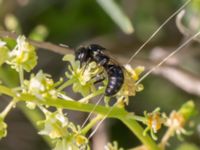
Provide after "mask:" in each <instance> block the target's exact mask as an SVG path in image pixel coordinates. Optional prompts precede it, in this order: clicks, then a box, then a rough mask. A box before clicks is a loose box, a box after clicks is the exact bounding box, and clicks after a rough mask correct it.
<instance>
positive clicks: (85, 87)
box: [63, 55, 102, 96]
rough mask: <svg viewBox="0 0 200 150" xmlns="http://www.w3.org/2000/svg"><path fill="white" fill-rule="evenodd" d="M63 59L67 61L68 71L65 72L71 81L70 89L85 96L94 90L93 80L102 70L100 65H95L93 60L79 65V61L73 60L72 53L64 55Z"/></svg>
mask: <svg viewBox="0 0 200 150" xmlns="http://www.w3.org/2000/svg"><path fill="white" fill-rule="evenodd" d="M63 60H64V61H67V62H69V65H68V70H69V72H66V73H65V74H66V77H67V78H68V79H70V80H72V81H73V86H72V89H73V91H74V92H76V93H77V92H78V93H81V94H82V95H83V96H87V95H88V94H90V93H92V92H94V91H96V88H95V86H94V82H95V81H96V75H97V74H98V73H99V72H101V71H102V68H101V67H99V66H97V64H96V63H95V62H91V63H89V64H85V65H86V66H82V67H80V62H79V61H75V57H74V55H65V57H64V58H63Z"/></svg>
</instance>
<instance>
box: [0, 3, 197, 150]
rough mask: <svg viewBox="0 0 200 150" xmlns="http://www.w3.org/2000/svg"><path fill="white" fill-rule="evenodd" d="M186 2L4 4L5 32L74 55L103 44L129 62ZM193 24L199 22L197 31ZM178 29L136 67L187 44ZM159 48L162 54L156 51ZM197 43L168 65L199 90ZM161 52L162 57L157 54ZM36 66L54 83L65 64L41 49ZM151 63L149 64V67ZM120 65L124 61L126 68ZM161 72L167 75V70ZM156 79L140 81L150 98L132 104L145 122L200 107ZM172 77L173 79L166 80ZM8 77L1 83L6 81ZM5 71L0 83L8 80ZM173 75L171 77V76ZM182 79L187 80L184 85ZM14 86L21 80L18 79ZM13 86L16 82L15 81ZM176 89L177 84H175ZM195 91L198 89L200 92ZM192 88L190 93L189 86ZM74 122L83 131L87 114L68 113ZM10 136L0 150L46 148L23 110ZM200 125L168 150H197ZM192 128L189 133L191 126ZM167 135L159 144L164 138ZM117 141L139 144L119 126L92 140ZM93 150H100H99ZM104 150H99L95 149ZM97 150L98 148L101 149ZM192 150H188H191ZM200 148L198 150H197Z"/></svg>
mask: <svg viewBox="0 0 200 150" xmlns="http://www.w3.org/2000/svg"><path fill="white" fill-rule="evenodd" d="M183 2H184V1H180V0H167V1H160V0H115V1H111V0H97V1H95V0H84V1H83V0H41V1H36V0H0V30H4V31H15V32H17V33H18V34H24V35H26V36H27V37H29V38H30V39H33V40H37V41H48V42H52V43H55V44H66V45H68V46H69V47H71V48H76V47H78V46H79V45H82V44H89V43H98V44H101V45H102V46H104V47H106V48H107V49H108V50H109V52H110V53H111V55H113V56H115V58H116V59H117V60H119V61H121V60H122V58H125V59H126V60H127V61H128V59H129V58H130V56H131V55H132V54H133V53H134V51H135V50H136V49H137V48H139V46H140V45H141V44H142V43H144V42H145V41H146V40H147V39H148V37H149V36H150V35H151V34H152V33H153V32H154V31H155V30H156V29H157V28H158V27H159V25H161V24H162V22H164V21H165V20H166V19H167V17H168V16H170V15H171V14H172V13H173V12H175V11H176V10H177V9H178V8H179V7H180V6H181V5H182V4H183ZM199 7H200V2H199V0H196V1H194V2H193V3H192V5H189V6H188V7H187V8H186V11H187V15H186V16H185V17H184V23H185V25H186V26H187V28H188V30H189V31H191V32H190V33H194V32H195V31H196V32H197V30H199V29H200V20H199V18H200V10H199ZM194 20H195V21H196V22H195V23H194ZM186 38H187V37H186V36H184V35H182V34H181V33H180V32H179V30H178V28H177V25H176V23H175V18H174V19H173V20H172V21H170V22H169V23H168V24H167V25H166V26H165V27H164V28H163V29H162V30H161V31H160V32H159V34H158V35H157V36H156V37H155V38H154V39H153V40H152V41H151V42H150V43H149V44H148V45H147V46H146V47H145V48H144V49H143V51H142V52H141V53H140V54H139V55H137V58H136V59H135V61H133V63H134V64H135V65H138V64H139V63H138V62H142V64H141V65H146V67H147V68H149V67H152V66H153V65H150V64H155V63H154V61H158V60H160V59H162V58H163V57H165V56H166V54H168V53H169V52H171V51H173V50H174V49H175V48H176V47H177V46H179V45H180V44H181V43H183V42H184V40H185V39H186ZM157 47H159V48H157ZM199 47H200V46H199V43H198V41H197V42H195V43H193V44H190V45H189V46H188V47H187V49H185V50H183V51H182V52H180V53H179V54H178V55H177V56H176V57H175V58H174V59H171V60H170V61H169V62H168V65H169V67H172V68H173V69H175V70H176V68H178V69H181V71H182V74H184V73H185V72H186V73H185V74H189V77H191V78H187V79H188V81H190V79H191V80H193V79H194V78H195V79H197V80H195V81H199V84H200V67H199V66H200V51H199ZM160 50H161V51H160ZM38 55H39V65H38V67H37V68H36V69H35V71H38V70H39V69H43V70H44V71H45V72H47V73H49V74H51V75H52V76H53V77H54V78H55V80H57V79H58V78H59V77H60V76H62V75H63V74H64V71H65V69H66V68H65V65H66V64H65V63H63V62H62V61H61V59H62V56H61V55H59V54H56V53H53V52H50V51H45V50H42V49H39V50H38ZM144 62H146V63H144ZM122 63H123V61H122ZM162 69H165V68H164V67H163V68H162ZM165 71H166V70H164V71H163V72H162V70H161V72H162V73H164V75H163V74H162V73H160V72H159V71H158V72H157V75H155V74H152V75H150V76H149V77H148V78H147V79H145V80H144V81H143V84H144V87H145V90H144V91H143V92H141V93H139V94H138V95H137V96H136V97H133V98H131V100H130V105H129V106H128V108H127V109H128V110H129V111H132V112H135V113H136V114H140V115H142V114H143V112H144V111H145V110H147V111H152V110H154V109H155V108H156V107H160V108H161V110H162V111H164V112H166V113H170V112H171V111H172V110H174V109H178V108H179V107H180V106H181V104H183V103H184V102H185V101H187V100H189V99H193V100H194V101H195V104H196V106H197V109H199V108H200V107H199V106H200V98H199V97H200V92H196V93H195V92H188V91H187V90H185V89H184V87H182V88H181V86H179V85H177V84H176V79H178V77H177V76H174V80H175V81H173V82H170V80H169V79H168V78H167V76H170V74H168V75H167V76H166V75H165ZM169 73H170V72H169ZM3 74H4V75H3ZM5 74H6V73H4V72H2V70H1V71H0V77H1V78H3V76H4V77H5ZM172 75H173V74H172ZM183 79H184V78H183ZM13 80H16V79H15V78H14V77H13ZM13 82H14V81H13ZM177 82H179V81H178V80H177ZM199 84H194V85H193V86H194V89H198V88H199V89H200V85H199ZM186 87H187V85H186ZM2 99H3V100H2V104H1V105H0V108H1V109H2V108H4V107H5V105H6V103H7V100H6V98H4V97H2ZM68 113H69V116H70V117H71V119H72V120H74V122H77V123H81V122H82V121H83V120H84V117H86V116H87V114H83V113H81V114H80V113H76V112H68ZM6 121H7V122H8V136H7V137H6V138H5V139H2V140H1V141H0V150H36V149H40V150H48V149H50V148H49V146H48V145H47V144H46V143H45V141H44V140H43V139H42V138H41V137H40V136H39V135H37V130H36V129H35V128H34V127H33V125H32V124H31V123H30V121H29V120H28V119H27V118H26V116H25V115H24V114H23V112H22V111H21V110H20V109H15V110H13V111H12V112H11V113H10V114H9V116H8V118H7V120H6ZM199 123H200V117H199V115H197V116H196V117H195V118H193V122H190V123H189V125H192V128H191V129H189V127H188V129H189V130H192V131H193V134H192V135H191V136H186V137H185V140H184V141H179V140H177V138H175V137H174V138H172V139H171V140H170V146H169V147H168V149H170V150H185V149H187V150H198V149H200V124H199ZM189 125H188V126H189ZM164 131H165V129H163V130H162V131H161V132H160V133H159V134H158V136H159V137H161V136H162V134H163V133H164ZM107 140H108V141H113V140H116V141H118V143H119V145H120V146H122V147H124V148H126V149H127V148H132V147H134V146H136V145H138V144H139V141H138V140H137V139H136V137H135V136H134V135H132V133H131V132H130V131H129V130H128V129H127V128H126V127H125V126H124V125H123V124H121V123H120V122H119V121H118V120H111V119H109V120H106V121H105V124H104V125H103V126H102V128H101V129H100V132H99V133H97V135H96V136H95V137H94V140H93V149H95V150H97V149H99V150H102V149H103V143H104V142H107ZM95 145H96V147H95ZM97 145H99V146H97ZM97 147H98V148H97ZM186 147H187V148H186ZM198 147H199V148H198Z"/></svg>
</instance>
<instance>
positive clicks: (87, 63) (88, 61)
mask: <svg viewBox="0 0 200 150" xmlns="http://www.w3.org/2000/svg"><path fill="white" fill-rule="evenodd" d="M89 63H90V58H89V59H88V60H87V62H86V63H85V65H84V66H83V67H84V68H83V71H82V74H83V73H84V72H85V69H86V68H87V66H88V65H89ZM80 67H81V68H82V64H80Z"/></svg>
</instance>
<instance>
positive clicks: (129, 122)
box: [0, 85, 159, 150]
mask: <svg viewBox="0 0 200 150" xmlns="http://www.w3.org/2000/svg"><path fill="white" fill-rule="evenodd" d="M0 92H1V93H3V94H7V95H9V96H12V97H15V98H17V99H18V100H22V101H32V102H36V103H39V104H43V105H48V106H54V107H56V108H63V109H69V110H76V111H83V112H91V111H92V110H93V108H94V105H92V104H83V103H80V102H77V101H67V100H62V99H51V98H48V99H45V100H43V101H41V100H39V99H37V98H36V97H35V96H32V95H30V94H22V95H21V96H19V97H17V96H15V95H14V94H13V92H12V90H9V89H8V88H6V87H4V86H1V85H0ZM109 110H110V108H108V107H104V106H96V109H95V110H94V113H97V114H101V115H103V116H105V115H108V117H110V118H117V119H119V120H121V121H122V122H123V123H124V124H125V125H126V126H127V127H128V128H129V129H130V130H131V131H132V132H133V133H134V134H135V135H136V136H137V137H138V138H139V139H140V141H141V142H142V143H143V144H144V145H145V146H146V147H148V148H149V149H150V150H159V147H158V146H157V145H156V143H155V142H154V141H153V140H152V139H151V138H150V137H149V136H148V135H146V136H144V135H143V128H142V127H141V126H140V125H139V124H138V123H137V122H136V121H135V118H134V115H133V114H130V113H128V112H127V111H125V110H124V109H120V108H117V107H114V108H113V110H112V111H111V112H110V113H109V114H108V113H107V112H109Z"/></svg>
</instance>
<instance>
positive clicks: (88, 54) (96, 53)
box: [75, 44, 144, 97]
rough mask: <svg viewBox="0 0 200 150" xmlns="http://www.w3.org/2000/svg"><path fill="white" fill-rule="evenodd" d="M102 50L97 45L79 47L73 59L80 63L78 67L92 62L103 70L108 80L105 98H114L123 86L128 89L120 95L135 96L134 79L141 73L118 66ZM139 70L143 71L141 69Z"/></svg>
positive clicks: (128, 67)
mask: <svg viewBox="0 0 200 150" xmlns="http://www.w3.org/2000/svg"><path fill="white" fill-rule="evenodd" d="M104 50H106V49H105V48H104V47H102V46H100V45H97V44H91V45H89V46H87V47H80V48H79V49H77V50H76V51H75V59H76V60H79V61H80V66H83V64H85V66H83V67H87V64H88V63H90V62H93V61H94V62H96V63H97V65H98V66H100V67H102V68H103V69H104V71H105V72H106V74H107V78H108V83H107V85H106V89H105V96H110V97H112V96H115V95H116V94H117V93H118V92H119V91H121V89H122V90H123V89H125V86H128V88H126V90H123V91H124V92H121V95H126V96H133V95H135V90H134V89H136V86H135V79H137V78H138V77H136V76H138V74H140V72H141V71H140V72H138V74H137V73H136V72H135V71H134V70H131V67H130V66H126V67H124V66H122V65H120V64H119V63H118V62H117V61H115V60H114V59H113V58H111V57H110V56H108V55H106V54H105V53H104ZM126 68H127V69H126ZM141 70H144V69H143V68H141ZM101 74H102V73H101ZM104 79H105V77H103V78H102V79H100V80H97V81H96V82H95V83H98V82H101V81H103V80H104ZM128 83H129V84H128ZM128 89H129V90H128ZM125 91H126V92H125Z"/></svg>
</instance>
